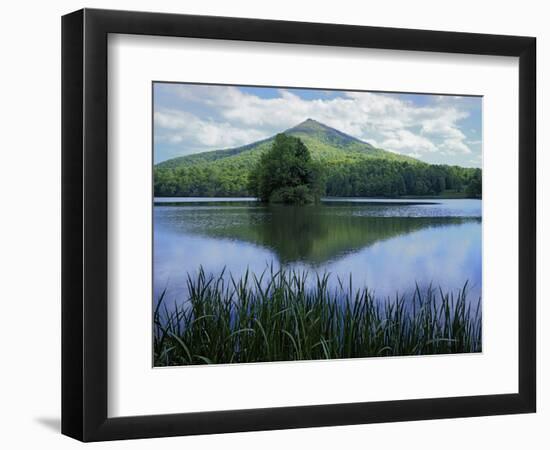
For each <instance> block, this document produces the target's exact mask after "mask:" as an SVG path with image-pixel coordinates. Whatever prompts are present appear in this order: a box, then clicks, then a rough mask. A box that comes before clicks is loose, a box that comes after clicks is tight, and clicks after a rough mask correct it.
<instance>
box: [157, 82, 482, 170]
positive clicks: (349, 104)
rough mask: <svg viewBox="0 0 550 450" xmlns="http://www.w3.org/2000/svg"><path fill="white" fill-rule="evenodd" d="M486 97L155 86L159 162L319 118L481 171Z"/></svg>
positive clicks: (375, 141)
mask: <svg viewBox="0 0 550 450" xmlns="http://www.w3.org/2000/svg"><path fill="white" fill-rule="evenodd" d="M481 110H482V99H481V97H468V96H455V95H432V94H395V93H382V92H358V91H331V90H320V89H294V88H264V87H245V86H221V85H198V84H183V83H182V84H179V83H155V84H154V159H155V162H160V161H164V160H166V159H170V158H174V157H176V156H183V155H189V154H192V153H200V152H204V151H209V150H218V149H224V148H232V147H238V146H240V145H245V144H250V143H251V142H255V141H258V140H260V139H264V138H267V137H270V136H273V135H274V134H277V133H280V132H281V131H284V130H286V129H288V128H291V127H293V126H295V125H297V124H299V123H300V122H302V121H304V120H305V119H307V118H311V119H315V120H317V121H319V122H321V123H324V124H326V125H328V126H331V127H333V128H336V129H338V130H340V131H343V132H344V133H347V134H349V135H351V136H354V137H356V138H358V139H361V140H363V141H366V142H369V143H370V144H372V145H374V146H376V147H380V148H383V149H385V150H389V151H392V152H395V153H401V154H404V155H409V156H412V157H415V158H418V159H420V160H422V161H426V162H430V163H440V164H457V165H461V166H465V167H481V147H482V145H481V142H482V135H481V133H482V125H481V124H482V120H481Z"/></svg>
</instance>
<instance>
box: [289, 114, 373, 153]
mask: <svg viewBox="0 0 550 450" xmlns="http://www.w3.org/2000/svg"><path fill="white" fill-rule="evenodd" d="M285 133H288V134H294V135H298V136H304V135H307V136H312V135H315V136H316V137H317V138H319V139H321V140H323V141H328V142H330V143H331V144H335V145H340V146H342V145H343V146H346V145H349V144H352V143H358V142H359V143H361V144H365V145H367V146H368V147H371V145H370V144H369V143H367V142H364V141H361V140H359V139H357V138H355V137H353V136H350V135H348V134H346V133H342V132H341V131H339V130H336V129H335V128H332V127H330V126H328V125H325V124H324V123H321V122H319V121H317V120H315V119H312V118H307V119H306V120H304V121H303V122H301V123H299V124H298V125H296V126H294V127H292V128H289V129H288V130H286V131H285Z"/></svg>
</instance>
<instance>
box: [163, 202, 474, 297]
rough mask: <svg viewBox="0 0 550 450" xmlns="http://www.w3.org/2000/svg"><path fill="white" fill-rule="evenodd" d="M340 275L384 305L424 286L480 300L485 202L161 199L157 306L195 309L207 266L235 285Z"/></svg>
mask: <svg viewBox="0 0 550 450" xmlns="http://www.w3.org/2000/svg"><path fill="white" fill-rule="evenodd" d="M271 264H273V266H274V267H275V268H278V267H280V266H284V267H287V268H294V269H300V270H308V271H309V272H317V273H319V274H323V273H325V272H329V273H331V274H332V275H331V280H332V283H334V285H335V284H336V283H337V276H339V277H340V278H342V279H345V280H349V277H350V274H351V276H352V280H353V285H354V286H355V287H368V288H369V289H371V290H373V291H374V292H375V294H376V295H377V296H379V297H387V296H392V297H393V296H395V294H396V293H399V294H400V295H401V294H407V293H410V291H411V289H414V286H415V283H418V285H419V286H420V287H421V288H424V287H427V286H428V285H429V284H430V283H432V284H433V285H434V286H441V288H442V289H443V290H444V291H450V290H454V291H456V290H458V289H459V288H460V287H462V286H463V285H464V283H465V282H466V281H468V285H469V286H470V289H469V295H470V300H475V301H476V302H477V300H478V298H479V297H480V295H481V201H480V200H426V201H424V200H422V201H418V200H401V199H396V200H386V199H384V200H379V199H324V200H323V202H322V204H321V205H318V206H282V205H277V206H274V205H270V206H265V205H260V204H258V203H256V202H255V201H254V200H253V199H196V198H194V199H189V198H170V199H166V198H163V199H155V206H154V269H153V270H154V274H153V277H154V282H153V285H154V298H155V301H156V299H158V297H159V295H160V293H161V292H162V291H163V290H164V289H166V299H167V300H168V302H169V303H170V302H173V301H178V302H182V301H184V300H185V299H186V295H187V292H186V276H187V273H191V274H194V273H196V272H197V270H198V268H199V266H201V265H202V266H203V268H204V269H205V271H206V272H207V273H212V274H216V275H217V274H219V273H220V272H221V271H222V270H223V269H224V268H226V271H227V272H230V273H231V274H233V276H235V277H239V276H240V275H241V274H243V273H244V272H245V271H246V270H247V269H250V270H251V271H253V272H255V273H257V274H260V273H261V272H262V271H263V270H265V269H266V268H267V267H268V266H269V265H271Z"/></svg>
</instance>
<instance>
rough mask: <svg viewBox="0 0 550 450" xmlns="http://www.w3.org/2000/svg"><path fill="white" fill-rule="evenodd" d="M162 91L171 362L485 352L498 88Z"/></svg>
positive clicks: (158, 355)
mask: <svg viewBox="0 0 550 450" xmlns="http://www.w3.org/2000/svg"><path fill="white" fill-rule="evenodd" d="M152 90H153V93H152V94H153V111H152V116H153V124H152V126H153V149H152V151H153V163H152V173H153V189H154V201H153V207H152V208H153V274H152V276H153V293H152V295H153V298H152V316H153V323H152V327H153V343H152V345H153V364H154V366H155V367H165V366H188V365H201V364H242V363H265V362H276V361H279V362H282V361H286V362H288V361H299V360H332V359H343V358H346V359H347V358H373V357H377V358H384V357H403V356H422V355H441V354H460V353H476V352H481V351H482V201H481V200H482V97H479V96H464V95H448V94H445V95H442V94H419V93H392V92H370V91H352V90H349V91H346V90H331V89H312V88H290V87H258V86H237V85H208V84H192V83H178V82H154V83H153V86H152Z"/></svg>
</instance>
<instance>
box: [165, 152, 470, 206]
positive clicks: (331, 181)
mask: <svg viewBox="0 0 550 450" xmlns="http://www.w3.org/2000/svg"><path fill="white" fill-rule="evenodd" d="M317 164H318V165H319V168H320V171H321V174H322V178H323V184H324V189H323V195H326V196H331V197H398V196H407V195H411V196H430V195H440V194H441V193H443V192H444V191H446V192H449V191H450V192H455V193H460V194H462V195H463V196H465V197H471V198H481V170H480V169H475V168H464V167H458V166H448V165H433V164H425V163H415V162H404V161H391V160H385V159H376V158H371V159H365V160H363V161H354V162H328V161H325V162H323V163H317ZM252 167H253V165H252V164H250V165H249V164H243V161H239V163H238V164H237V163H231V162H229V161H223V162H222V161H217V164H206V163H205V164H203V163H200V162H199V163H195V164H192V165H186V166H180V167H177V168H169V167H168V168H167V167H158V166H157V167H155V169H154V190H155V196H158V197H171V196H180V197H243V196H251V195H252V193H251V192H249V174H250V172H251V169H252Z"/></svg>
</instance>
